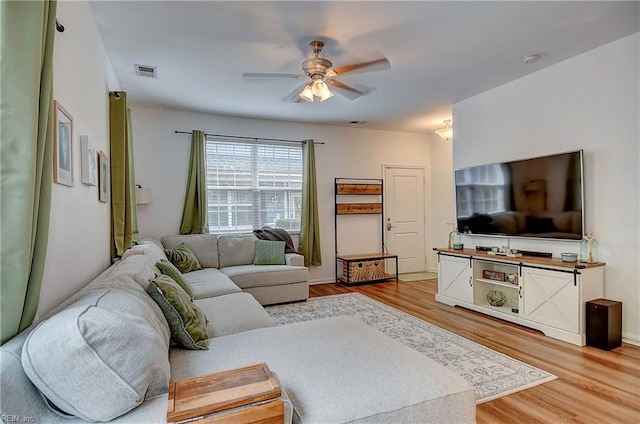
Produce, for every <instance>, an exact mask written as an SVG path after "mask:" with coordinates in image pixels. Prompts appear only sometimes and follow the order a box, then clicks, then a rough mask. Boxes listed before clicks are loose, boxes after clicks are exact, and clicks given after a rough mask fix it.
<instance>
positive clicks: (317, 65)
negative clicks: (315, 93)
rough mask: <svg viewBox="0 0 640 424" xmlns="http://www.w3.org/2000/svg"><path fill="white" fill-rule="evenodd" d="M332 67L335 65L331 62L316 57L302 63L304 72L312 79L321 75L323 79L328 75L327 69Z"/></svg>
mask: <svg viewBox="0 0 640 424" xmlns="http://www.w3.org/2000/svg"><path fill="white" fill-rule="evenodd" d="M332 66H333V64H332V63H331V61H330V60H327V59H323V58H321V57H318V58H315V57H314V58H313V59H307V60H305V61H304V62H302V70H303V71H304V73H305V74H307V75H308V76H310V77H312V76H314V75H321V76H322V77H324V76H325V74H326V73H327V69H329V68H331V67H332Z"/></svg>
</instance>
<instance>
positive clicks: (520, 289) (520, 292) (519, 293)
mask: <svg viewBox="0 0 640 424" xmlns="http://www.w3.org/2000/svg"><path fill="white" fill-rule="evenodd" d="M518 296H520V299H522V286H520V287H518Z"/></svg>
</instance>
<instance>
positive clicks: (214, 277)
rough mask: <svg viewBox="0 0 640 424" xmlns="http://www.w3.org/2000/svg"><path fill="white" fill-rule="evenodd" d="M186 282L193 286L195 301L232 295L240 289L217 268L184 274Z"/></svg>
mask: <svg viewBox="0 0 640 424" xmlns="http://www.w3.org/2000/svg"><path fill="white" fill-rule="evenodd" d="M184 278H185V280H187V281H188V282H189V284H190V285H191V289H192V290H193V297H194V299H203V298H207V297H214V296H222V295H225V294H230V293H239V292H241V291H242V290H240V287H238V286H236V285H235V284H234V283H233V281H231V279H230V278H229V277H227V276H226V275H224V274H223V273H222V272H220V270H219V269H217V268H205V269H201V270H199V271H192V272H190V273H188V274H184Z"/></svg>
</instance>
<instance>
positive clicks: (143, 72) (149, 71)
mask: <svg viewBox="0 0 640 424" xmlns="http://www.w3.org/2000/svg"><path fill="white" fill-rule="evenodd" d="M136 75H138V76H139V77H149V78H158V71H157V70H156V67H155V66H148V65H136Z"/></svg>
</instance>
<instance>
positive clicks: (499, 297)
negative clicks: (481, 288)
mask: <svg viewBox="0 0 640 424" xmlns="http://www.w3.org/2000/svg"><path fill="white" fill-rule="evenodd" d="M487 302H489V305H491V306H502V305H504V304H505V303H507V296H505V295H504V293H502V292H501V291H498V290H491V291H490V292H489V293H487Z"/></svg>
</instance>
